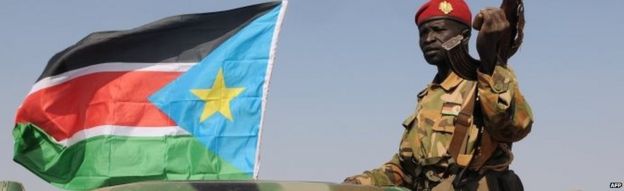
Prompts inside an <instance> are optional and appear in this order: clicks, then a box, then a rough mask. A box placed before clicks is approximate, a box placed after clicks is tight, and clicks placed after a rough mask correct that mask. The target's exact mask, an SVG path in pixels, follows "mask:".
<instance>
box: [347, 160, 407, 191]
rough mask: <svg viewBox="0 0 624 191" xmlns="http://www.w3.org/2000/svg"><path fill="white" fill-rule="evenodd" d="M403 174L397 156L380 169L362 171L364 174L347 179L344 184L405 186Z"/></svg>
mask: <svg viewBox="0 0 624 191" xmlns="http://www.w3.org/2000/svg"><path fill="white" fill-rule="evenodd" d="M404 180H406V179H405V174H404V173H403V169H402V168H401V165H400V162H399V158H398V155H397V154H395V155H394V156H393V157H392V160H390V161H388V162H387V163H385V164H383V165H382V166H381V167H379V168H376V169H373V170H368V171H364V173H362V174H359V175H355V176H351V177H348V178H346V179H345V180H344V183H348V184H361V185H371V186H405V183H406V182H405V181H404Z"/></svg>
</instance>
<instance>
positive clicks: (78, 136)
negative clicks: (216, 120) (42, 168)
mask: <svg viewBox="0 0 624 191" xmlns="http://www.w3.org/2000/svg"><path fill="white" fill-rule="evenodd" d="M104 135H112V136H127V137H164V136H178V135H190V133H188V132H187V131H186V130H184V129H182V128H181V127H178V126H168V127H135V126H118V125H102V126H97V127H93V128H89V129H84V130H82V131H78V132H76V133H75V134H74V135H72V137H70V138H67V139H63V140H60V141H58V142H57V143H58V144H60V145H63V146H65V147H68V146H71V145H73V144H76V143H78V142H80V141H82V140H85V139H89V138H92V137H97V136H104Z"/></svg>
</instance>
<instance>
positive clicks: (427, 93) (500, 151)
mask: <svg viewBox="0 0 624 191" xmlns="http://www.w3.org/2000/svg"><path fill="white" fill-rule="evenodd" d="M477 76H478V77H477V78H478V79H477V80H466V79H463V78H461V77H459V76H458V75H457V74H455V73H453V72H451V74H449V75H448V77H447V78H446V79H445V80H444V81H443V82H442V83H440V84H435V83H432V84H430V85H428V86H427V88H425V90H423V91H422V92H421V93H419V94H418V105H417V107H416V111H415V113H414V114H412V115H411V116H410V117H408V118H407V119H406V120H405V121H404V122H403V126H404V127H405V132H404V133H403V137H402V139H401V143H400V148H399V152H398V153H397V154H395V155H394V157H393V158H392V160H390V161H389V162H387V163H385V164H384V165H382V166H381V167H380V168H377V169H373V170H370V171H366V172H364V173H363V174H360V175H356V176H352V177H349V178H347V179H346V180H345V182H347V183H356V184H364V185H376V186H402V187H407V188H410V189H414V190H429V189H432V190H453V187H452V185H451V184H450V183H451V182H452V181H453V179H454V177H455V175H457V174H458V172H459V170H461V169H463V167H466V166H469V164H470V161H471V160H472V159H473V158H472V156H473V154H474V153H475V150H476V149H477V147H478V146H479V144H478V141H477V138H478V137H479V136H478V135H479V134H480V133H481V132H480V129H483V131H487V132H488V133H489V135H490V137H491V138H492V139H494V140H496V141H498V142H500V143H502V144H501V145H503V147H502V148H501V147H499V148H497V150H496V152H495V154H494V155H493V156H492V157H491V158H490V160H488V164H490V165H491V164H492V163H496V164H498V165H501V164H502V167H503V168H502V169H499V170H498V171H500V172H495V171H488V172H491V173H485V174H486V175H487V174H492V173H505V172H509V171H507V167H508V165H509V163H510V162H511V160H512V158H513V157H512V155H511V151H510V149H509V148H510V147H508V148H504V145H508V146H510V145H511V143H512V142H515V141H518V140H520V139H522V138H524V137H525V136H526V135H527V134H528V133H529V131H530V130H531V125H532V123H533V117H532V113H531V109H530V107H529V105H528V104H527V102H526V101H525V100H524V97H523V96H522V94H521V93H520V90H519V88H518V83H517V80H516V77H515V75H514V73H513V71H512V70H511V69H510V68H508V66H496V68H495V71H494V73H493V74H492V75H491V76H490V75H487V74H483V73H478V75H477ZM475 88H477V91H478V94H477V96H478V97H477V99H478V101H477V102H476V103H478V104H477V106H476V107H477V110H475V112H474V113H475V114H474V118H473V119H474V120H472V121H473V123H472V125H470V127H469V129H468V131H467V134H468V138H467V139H465V140H464V141H465V142H464V144H463V145H464V146H465V147H463V148H462V149H461V150H460V154H459V156H458V157H457V160H456V161H455V160H454V159H453V158H452V157H451V156H450V155H449V154H448V152H447V149H448V148H449V144H450V142H451V138H452V135H453V131H454V129H455V126H454V124H453V122H454V120H455V119H456V118H457V116H458V113H459V111H461V109H462V107H464V106H465V104H466V103H467V100H465V98H466V97H468V96H467V95H468V94H469V93H470V92H474V91H475ZM473 103H474V102H473ZM496 164H495V165H496ZM495 165H493V166H495ZM512 173H513V172H512ZM473 174H475V175H474V177H473V179H472V181H470V182H469V183H468V184H467V185H464V186H465V188H467V190H477V188H478V190H498V189H495V188H491V189H488V187H492V181H493V180H486V178H484V177H485V176H484V174H483V173H481V174H479V173H473ZM499 175H500V174H499ZM502 175H505V174H502ZM471 176H472V175H471ZM514 177H516V179H517V181H518V183H519V179H518V178H517V176H515V174H514ZM488 181H490V182H488ZM488 184H489V186H487V185H488ZM520 185H521V183H520ZM499 186H501V185H499ZM502 186H504V185H502ZM507 190H508V189H507Z"/></svg>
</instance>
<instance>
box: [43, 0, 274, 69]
mask: <svg viewBox="0 0 624 191" xmlns="http://www.w3.org/2000/svg"><path fill="white" fill-rule="evenodd" d="M279 4H280V2H268V3H262V4H257V5H251V6H247V7H243V8H238V9H232V10H228V11H222V12H212V13H202V14H188V15H178V16H172V17H167V18H164V19H161V20H158V21H155V22H152V23H149V24H146V25H143V26H140V27H138V28H134V29H130V30H123V31H108V32H96V33H92V34H90V35H88V36H87V37H85V38H84V39H82V40H80V41H79V42H78V43H76V44H75V45H73V46H71V47H69V48H67V49H65V50H63V51H61V52H59V53H57V54H56V55H54V57H52V58H51V59H50V61H49V62H48V65H47V66H46V68H45V70H44V71H43V73H42V74H41V76H39V79H37V81H39V80H41V79H43V78H46V77H49V76H55V75H58V74H62V73H64V72H67V71H70V70H75V69H78V68H82V67H87V66H91V65H95V64H100V63H110V62H130V63H161V62H199V61H200V60H201V59H202V58H203V57H205V56H207V55H208V54H209V53H210V52H211V51H212V50H213V49H215V48H216V47H218V46H219V45H221V43H223V42H224V41H225V40H227V39H228V38H229V37H231V36H232V35H234V34H236V33H237V32H238V31H239V30H240V29H242V28H243V27H244V26H246V25H247V24H248V23H250V22H251V21H253V20H254V19H255V18H257V17H260V16H262V15H263V14H264V13H266V12H268V11H270V10H271V9H273V8H275V7H276V6H278V5H279Z"/></svg>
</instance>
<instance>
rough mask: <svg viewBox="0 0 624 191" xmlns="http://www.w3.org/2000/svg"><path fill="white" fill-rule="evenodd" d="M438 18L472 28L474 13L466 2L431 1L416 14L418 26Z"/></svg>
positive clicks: (453, 0)
mask: <svg viewBox="0 0 624 191" xmlns="http://www.w3.org/2000/svg"><path fill="white" fill-rule="evenodd" d="M438 18H448V19H453V20H456V21H458V22H460V23H464V24H466V25H468V26H469V27H470V26H471V23H472V13H470V8H469V7H468V4H466V2H464V0H430V1H429V2H427V3H425V4H424V5H422V7H420V9H419V10H418V12H417V13H416V17H415V20H416V25H419V26H420V25H421V24H423V23H425V22H426V21H429V20H431V19H438Z"/></svg>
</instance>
